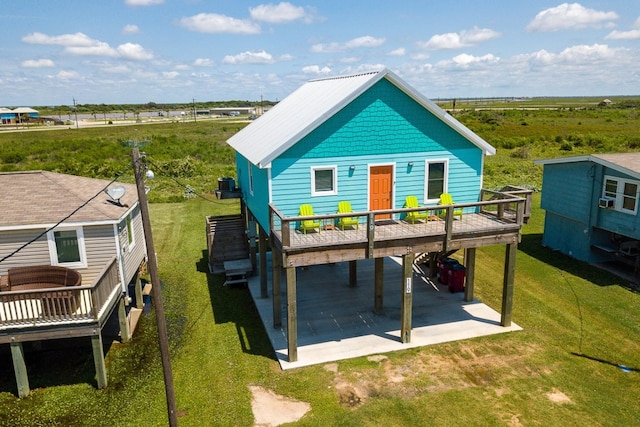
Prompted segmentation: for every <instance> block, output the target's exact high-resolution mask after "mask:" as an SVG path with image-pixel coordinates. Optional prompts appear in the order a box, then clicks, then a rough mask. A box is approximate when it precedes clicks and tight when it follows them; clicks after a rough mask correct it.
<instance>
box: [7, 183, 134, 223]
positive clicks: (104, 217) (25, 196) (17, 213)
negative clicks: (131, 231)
mask: <svg viewBox="0 0 640 427" xmlns="http://www.w3.org/2000/svg"><path fill="white" fill-rule="evenodd" d="M109 182H110V181H107V180H102V179H94V178H85V177H81V176H75V175H67V174H61V173H55V172H46V171H24V172H4V173H0V188H2V192H0V205H1V206H3V207H4V209H3V210H2V215H0V229H5V230H6V229H12V228H29V227H30V226H41V225H47V224H55V223H57V222H58V221H60V220H61V219H63V218H65V217H66V216H67V215H69V214H70V213H71V212H73V211H74V209H76V208H78V207H80V206H82V204H84V203H85V202H87V201H88V200H89V199H90V198H91V197H93V196H94V195H96V194H98V196H97V197H96V198H95V199H93V200H91V201H90V202H89V203H88V204H87V205H86V206H84V207H83V208H82V209H80V210H79V211H78V212H76V213H75V214H73V216H71V217H70V218H69V219H68V220H67V221H66V222H65V223H89V222H100V221H102V222H116V221H119V220H120V219H121V218H122V217H123V216H124V215H125V214H126V213H127V212H129V210H130V209H131V207H133V206H134V205H135V204H136V203H137V202H138V193H137V189H136V186H135V185H133V184H122V183H117V182H116V183H113V184H112V185H109ZM107 185H109V187H112V186H115V185H124V186H125V188H126V190H127V191H126V193H125V195H124V196H123V197H122V198H121V203H122V204H123V205H124V206H118V205H116V204H114V203H110V202H109V200H110V198H109V196H108V195H107V194H106V193H105V192H104V191H102V190H103V189H104V188H105V187H106V186H107Z"/></svg>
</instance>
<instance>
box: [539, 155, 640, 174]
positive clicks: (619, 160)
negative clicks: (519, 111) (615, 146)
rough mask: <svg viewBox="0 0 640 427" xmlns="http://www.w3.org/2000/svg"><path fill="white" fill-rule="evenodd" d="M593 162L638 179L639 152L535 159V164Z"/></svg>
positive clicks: (639, 171) (639, 166) (639, 169)
mask: <svg viewBox="0 0 640 427" xmlns="http://www.w3.org/2000/svg"><path fill="white" fill-rule="evenodd" d="M575 162H594V163H598V164H601V165H603V166H606V167H608V168H611V169H613V170H617V171H619V172H622V173H625V174H627V175H629V176H632V177H634V178H636V179H640V153H616V154H590V155H587V156H575V157H560V158H555V159H543V160H536V161H535V162H534V163H535V164H537V165H557V164H562V163H575Z"/></svg>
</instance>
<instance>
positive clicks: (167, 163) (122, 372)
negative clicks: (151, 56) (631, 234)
mask: <svg viewBox="0 0 640 427" xmlns="http://www.w3.org/2000/svg"><path fill="white" fill-rule="evenodd" d="M514 114H515V113H514ZM518 114H523V115H524V114H525V113H523V112H520V113H518ZM470 120H471V119H470ZM483 120H485V119H484V118H483ZM519 120H520V119H518V121H519ZM525 120H526V121H527V125H526V126H523V125H522V124H518V125H517V126H516V127H513V126H512V125H510V126H512V127H513V129H511V128H509V130H508V132H507V130H503V129H505V128H506V127H507V126H506V125H504V124H500V123H498V124H492V123H488V124H487V123H482V122H480V121H478V122H477V123H476V125H477V126H478V129H474V130H476V131H479V132H483V133H486V134H489V133H491V132H492V130H491V129H489V128H486V129H484V128H483V129H479V128H480V127H482V126H493V127H495V128H496V129H500V130H501V132H504V135H503V136H500V138H504V139H502V140H499V141H498V142H500V143H501V144H503V143H504V144H506V142H507V139H508V140H509V141H512V142H510V144H511V146H512V147H511V148H507V147H502V148H500V149H499V154H498V155H497V156H495V157H492V158H490V159H488V162H487V175H488V176H487V179H486V181H487V182H488V183H490V184H494V185H495V186H499V185H501V184H502V182H501V181H500V180H502V179H504V180H505V183H511V184H519V185H522V184H523V183H526V182H532V181H536V182H535V183H536V185H539V182H538V181H537V179H538V178H539V176H538V175H533V176H534V178H533V179H532V175H527V177H524V176H523V177H522V179H520V178H519V176H518V175H517V173H520V169H521V168H520V166H521V165H526V166H527V167H530V168H532V171H533V172H531V173H538V174H539V168H538V169H535V168H533V167H531V166H530V165H531V164H532V158H538V157H551V156H555V155H557V154H558V153H561V154H567V155H575V154H582V152H583V150H587V149H589V150H591V152H593V151H594V150H596V149H597V144H604V145H605V146H607V147H608V146H609V145H611V146H613V145H615V144H614V143H615V142H616V141H617V140H616V139H614V138H613V137H607V138H610V139H607V138H604V137H603V138H604V139H598V138H596V137H595V136H593V135H595V134H596V131H595V130H594V128H590V129H591V130H589V131H588V135H587V133H585V136H584V137H580V138H579V137H578V136H576V137H573V138H570V139H566V140H565V138H564V136H562V135H560V133H556V132H555V131H551V132H549V133H548V134H547V135H546V136H535V137H532V138H534V140H531V141H529V140H527V141H524V142H522V144H523V145H521V144H520V142H521V141H519V140H517V139H514V138H515V137H509V136H507V133H511V132H513V133H515V132H516V129H525V128H526V129H534V128H535V127H534V125H535V124H536V123H537V122H536V123H534V121H533V119H532V118H531V117H529V116H527V117H526V118H525ZM539 120H540V121H544V120H547V118H546V117H545V116H544V115H541V116H540V118H539ZM558 120H560V119H558ZM581 120H582V123H583V124H582V125H579V126H584V127H586V125H587V124H588V120H587V119H584V118H583V119H581ZM616 120H617V119H615V117H614V118H612V121H606V120H601V121H600V122H599V123H600V124H602V123H610V124H612V125H615V124H616V123H617V122H616ZM637 120H638V118H637V116H633V117H629V116H624V118H621V119H620V122H621V123H622V122H624V124H625V125H624V128H625V129H627V127H628V126H627V125H629V126H631V124H633V123H636V124H637ZM516 123H517V122H516ZM472 124H473V122H472V123H471V124H470V126H471V125H472ZM200 126H203V127H200ZM577 126H578V125H577ZM472 127H473V126H472ZM148 129H158V132H160V130H159V129H160V128H159V127H158V128H148ZM165 129H168V130H166V132H169V133H170V134H171V135H173V133H174V132H175V134H176V135H178V136H177V137H176V138H177V139H176V141H174V139H173V137H172V136H171V135H170V136H167V137H164V138H167V139H164V140H163V139H161V138H157V139H154V141H156V140H157V141H159V142H158V145H159V146H160V147H156V146H155V145H154V144H156V143H155V142H153V143H152V144H150V145H149V146H148V147H147V148H148V152H149V153H150V156H152V158H154V159H157V162H158V163H161V164H160V166H164V167H165V169H171V170H174V169H175V175H173V176H175V177H176V178H179V179H180V180H187V181H186V182H187V183H190V184H191V183H192V182H193V181H191V179H192V176H196V177H199V176H207V177H208V179H209V182H208V183H207V184H206V185H209V186H214V185H215V184H214V183H213V182H211V181H213V180H215V177H218V176H220V175H219V173H218V172H216V173H214V172H212V171H214V170H215V171H223V172H228V171H227V169H225V167H226V166H225V165H224V164H223V162H221V163H220V164H216V165H208V164H204V163H202V160H201V159H204V158H206V157H207V156H208V155H213V154H211V153H200V151H199V150H204V149H205V148H202V147H201V145H202V144H195V143H194V144H193V146H191V145H189V147H190V149H189V150H191V151H192V152H188V153H187V154H186V155H189V156H191V157H189V158H190V159H192V160H190V161H189V162H188V165H187V166H189V168H190V167H192V166H193V167H195V172H193V173H194V175H190V174H187V173H183V172H181V171H183V169H184V166H185V165H183V164H182V163H179V162H178V163H176V162H173V163H172V160H171V159H180V158H182V157H181V156H182V155H181V154H179V153H173V152H168V151H167V152H166V153H165V152H163V151H162V150H169V147H170V146H175V145H176V144H177V145H179V146H181V143H180V139H181V138H183V137H184V136H183V133H182V132H181V131H180V130H179V129H178V127H177V126H176V127H175V128H174V127H166V128H165ZM203 129H205V128H204V125H202V124H199V125H198V126H197V127H196V126H194V127H193V131H194V132H195V131H197V134H198V135H202V136H198V138H202V139H203V140H206V139H208V138H210V135H206V134H205V133H203V132H204V130H203ZM636 129H637V127H636ZM494 130H495V129H494ZM232 131H233V129H228V130H226V131H225V130H224V129H222V128H220V129H219V130H215V129H214V130H213V131H211V130H209V131H208V132H209V134H211V133H212V132H215V134H216V135H218V134H219V135H220V136H219V137H220V138H225V137H226V133H225V132H232ZM625 132H626V130H625ZM141 133H142V132H141ZM77 135H78V136H79V135H81V134H79V133H78V134H77ZM496 135H499V133H496ZM557 135H560V136H561V137H560V138H556V136H557ZM576 135H577V134H576ZM589 135H591V136H589ZM29 138H32V139H29ZM50 138H51V139H44V136H43V137H38V138H35V137H33V136H30V137H28V136H18V135H2V137H0V148H1V147H5V148H7V147H13V148H14V149H15V151H14V152H13V155H14V156H15V158H16V159H23V160H21V161H24V162H27V161H28V160H31V161H34V159H30V158H29V156H28V155H26V154H24V153H26V152H28V151H29V150H31V149H33V148H34V147H36V146H37V147H41V148H39V150H41V153H40V155H39V156H40V157H41V158H42V163H38V164H34V165H33V166H34V168H38V167H44V166H46V165H47V164H49V163H48V162H54V161H56V162H57V161H58V160H57V159H51V158H50V156H49V154H47V153H48V150H47V147H49V148H50V147H52V146H53V144H55V141H54V140H53V137H50ZM193 138H196V137H195V136H194V137H193ZM496 138H497V137H496ZM542 139H544V141H543V140H542ZM79 141H80V140H79ZM532 141H533V142H532ZM630 141H631V140H630ZM174 142H175V144H174ZM490 142H492V141H490ZM631 142H633V141H631ZM179 143H180V144H179ZM567 143H570V144H569V145H567ZM110 144H111V145H113V147H111V149H112V150H113V153H115V154H113V158H114V160H113V162H114V163H113V164H114V166H113V168H114V170H115V169H118V168H117V167H116V166H115V165H117V166H118V167H119V165H120V164H121V163H123V162H125V163H126V162H127V161H128V160H129V158H128V153H127V152H126V151H127V150H125V152H122V151H121V150H122V149H123V148H122V147H121V146H120V144H118V143H117V142H115V143H114V142H113V141H112V142H110ZM590 144H593V145H590ZM85 145H86V146H89V145H90V146H94V145H95V146H99V145H100V141H99V140H98V135H97V134H96V135H92V136H90V137H88V140H87V142H86V143H84V144H81V143H78V147H77V149H78V150H81V149H83V147H84V146H85ZM496 145H497V144H496ZM563 145H564V146H566V147H569V146H570V147H571V149H570V150H569V149H568V148H567V149H564V148H563V149H561V148H559V147H562V146H563ZM221 147H222V146H221ZM635 148H637V147H635ZM105 149H106V148H105ZM218 149H221V150H222V149H224V147H222V148H216V150H218ZM625 149H634V147H632V146H631V145H628V146H626V147H625ZM206 150H213V148H210V147H206ZM527 150H528V151H527ZM545 150H546V151H545ZM558 150H561V151H558ZM187 151H188V150H187ZM3 153H4V157H2V155H0V160H2V162H3V165H4V166H3V167H4V169H3V170H13V168H14V167H15V168H18V169H20V168H21V167H22V166H24V165H21V164H20V162H15V163H11V162H10V160H11V159H10V158H9V157H10V156H9V154H8V153H9V151H3ZM224 153H225V156H226V151H224ZM183 154H184V153H183ZM32 156H33V155H32ZM162 156H165V157H162ZM36 157H37V156H36ZM56 164H57V163H56ZM83 164H84V163H83ZM25 165H26V163H25ZM83 167H84V166H83ZM87 167H89V166H87ZM189 168H187V169H189ZM201 169H202V170H201ZM189 170H190V169H189ZM536 171H537V172H536ZM505 175H509V176H505ZM96 176H99V174H96ZM535 176H538V178H535ZM212 177H213V178H212ZM153 185H159V184H152V187H153ZM198 190H200V189H198ZM154 191H156V190H155V189H152V192H151V193H150V194H151V195H152V194H153V192H154ZM157 191H159V192H160V191H163V190H162V189H158V190H157ZM165 191H166V194H167V195H169V194H171V193H172V192H175V190H174V189H173V187H171V188H169V189H167V190H165ZM198 192H199V193H200V191H198ZM539 196H540V195H539V194H535V196H534V209H533V213H532V218H531V221H530V223H529V224H528V225H526V226H525V228H524V230H523V237H522V243H521V244H520V245H519V250H518V255H517V262H516V278H515V295H514V310H513V321H514V322H515V323H517V324H518V325H520V326H522V327H523V331H520V332H514V333H509V334H500V335H495V336H490V337H481V338H476V339H472V340H465V341H459V342H453V343H446V344H440V345H434V346H429V347H423V348H420V349H410V350H406V351H400V352H395V353H389V354H385V355H384V357H379V358H366V357H362V358H357V359H351V360H346V361H341V362H337V363H335V364H327V365H322V366H312V367H306V368H300V369H294V370H290V371H286V372H282V371H281V370H280V368H279V365H278V363H277V361H276V360H275V356H274V354H273V350H272V348H271V346H270V344H269V341H268V339H267V335H266V333H265V331H264V327H263V326H262V324H261V322H260V319H259V318H258V314H257V311H256V309H255V307H254V306H253V302H252V300H251V297H250V295H249V292H248V291H247V290H245V289H235V288H234V289H229V288H227V287H223V286H222V282H223V280H224V279H223V278H222V277H219V276H213V275H210V274H208V273H207V262H206V258H207V254H206V239H205V226H204V225H205V224H204V223H205V221H204V217H205V216H206V215H217V214H223V213H231V212H236V211H237V209H238V205H237V204H236V203H237V202H235V201H218V200H215V199H214V198H213V197H211V199H212V200H210V201H207V200H203V199H202V198H192V199H188V200H184V201H182V202H180V203H153V204H152V205H151V207H150V209H151V216H152V218H151V219H152V225H153V232H154V242H155V249H156V252H157V254H158V265H159V268H160V277H161V280H162V284H161V285H162V293H163V298H164V306H165V313H166V316H167V327H168V332H169V340H170V347H171V355H172V367H173V375H174V382H175V394H176V399H177V407H178V411H179V423H180V425H181V426H203V425H205V426H251V425H252V424H253V414H252V410H251V394H250V390H249V387H250V386H261V387H264V388H267V389H270V390H273V391H274V392H275V393H278V394H280V395H283V396H287V397H290V398H293V399H296V400H300V401H304V402H308V403H309V404H310V405H311V410H310V412H309V413H307V415H305V416H304V417H303V418H302V419H301V420H300V421H298V422H297V423H295V425H299V426H307V425H308V426H334V425H338V426H369V425H370V426H379V425H388V426H405V425H406V426H416V425H433V426H451V425H454V426H455V425H479V426H493V425H495V426H504V425H513V426H518V425H525V426H527V425H540V426H566V425H580V426H583V425H585V426H592V425H599V426H620V425H638V424H640V399H638V390H639V387H638V384H639V383H640V382H639V380H640V294H639V293H637V292H634V291H632V290H630V289H629V288H627V287H625V286H624V283H623V281H622V280H620V279H617V278H616V277H615V276H611V275H609V274H607V273H604V272H601V271H599V270H597V269H594V268H592V267H590V266H588V265H586V264H584V263H581V262H578V261H576V260H573V259H571V258H568V257H565V256H563V255H561V254H558V253H555V252H552V251H550V250H548V249H545V248H543V247H542V246H541V244H540V242H541V236H542V230H543V222H544V212H543V211H541V210H540V209H539V203H540V197H539ZM178 198H181V197H178ZM161 199H163V200H167V199H170V197H161ZM503 262H504V246H495V247H487V248H482V249H479V250H478V251H477V259H476V288H475V296H476V297H477V298H478V299H480V300H481V301H482V302H484V303H486V304H487V305H489V306H491V307H492V308H494V309H496V310H500V305H501V293H502V271H503V268H504V266H503ZM361 286H366V285H365V284H362V285H361ZM156 289H157V288H156ZM58 341H61V342H63V341H65V340H58ZM107 345H108V346H109V349H108V350H109V351H108V353H107V368H108V375H109V386H108V388H107V389H105V390H97V389H95V380H94V379H93V375H94V368H93V361H92V356H91V346H90V343H89V340H88V339H86V340H85V341H83V342H80V344H78V345H73V346H72V345H70V344H69V345H62V346H61V348H45V351H44V352H42V351H40V352H30V353H29V354H27V367H28V369H29V374H30V381H31V386H32V388H33V391H32V394H31V395H30V396H29V397H27V398H25V399H17V398H16V397H15V385H14V380H13V370H12V368H11V358H10V355H7V354H6V353H7V352H1V353H0V365H1V366H2V368H1V369H2V371H1V372H2V376H1V377H0V426H4V425H11V426H41V425H47V426H83V425H86V426H114V425H118V426H129V425H130V426H140V425H144V426H162V425H167V414H166V406H165V398H164V384H163V376H162V367H161V363H160V355H159V350H158V344H157V334H156V328H155V316H154V315H153V313H148V314H146V315H145V316H143V318H142V320H141V323H140V324H139V329H138V330H137V331H136V334H135V336H134V339H133V341H132V342H131V343H129V344H119V343H118V342H117V340H116V341H112V342H109V343H107ZM5 347H6V346H5ZM620 365H624V366H626V367H627V368H628V369H622V368H621V366H620ZM51 367H53V368H52V369H50V368H51ZM61 378H64V379H62V380H61Z"/></svg>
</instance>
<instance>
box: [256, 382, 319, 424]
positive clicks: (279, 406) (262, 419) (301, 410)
mask: <svg viewBox="0 0 640 427" xmlns="http://www.w3.org/2000/svg"><path fill="white" fill-rule="evenodd" d="M249 390H250V391H251V409H252V410H253V419H254V424H253V425H254V426H255V427H275V426H279V425H281V424H286V423H292V422H294V421H298V420H299V419H300V418H302V417H303V416H304V415H305V414H306V413H307V412H309V410H311V405H309V404H308V403H306V402H300V401H298V400H294V399H290V398H288V397H286V396H281V395H279V394H276V393H274V392H273V391H272V390H268V389H266V388H263V387H257V386H249Z"/></svg>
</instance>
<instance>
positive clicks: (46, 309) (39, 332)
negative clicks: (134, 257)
mask: <svg viewBox="0 0 640 427" xmlns="http://www.w3.org/2000/svg"><path fill="white" fill-rule="evenodd" d="M121 293H122V292H121V287H120V280H119V278H118V268H117V264H116V260H115V258H114V259H113V261H112V262H111V263H110V264H109V265H107V266H106V267H105V269H104V270H103V272H102V274H100V275H98V276H97V277H96V280H95V281H94V283H92V284H91V285H84V286H75V287H74V288H73V294H74V295H73V296H72V297H73V298H74V299H75V303H74V304H73V305H72V307H73V308H74V309H73V311H72V310H70V309H69V305H68V304H60V299H59V298H58V297H57V296H56V293H55V292H52V291H51V290H50V289H49V290H46V289H39V290H29V291H11V292H0V343H11V342H23V341H36V340H41V339H50V338H63V337H64V338H67V337H77V336H90V335H95V334H96V328H98V330H99V329H100V328H101V327H102V325H103V324H104V322H106V320H107V318H108V316H109V314H111V312H112V311H113V307H114V306H115V304H116V302H117V301H118V299H119V297H120V296H121Z"/></svg>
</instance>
